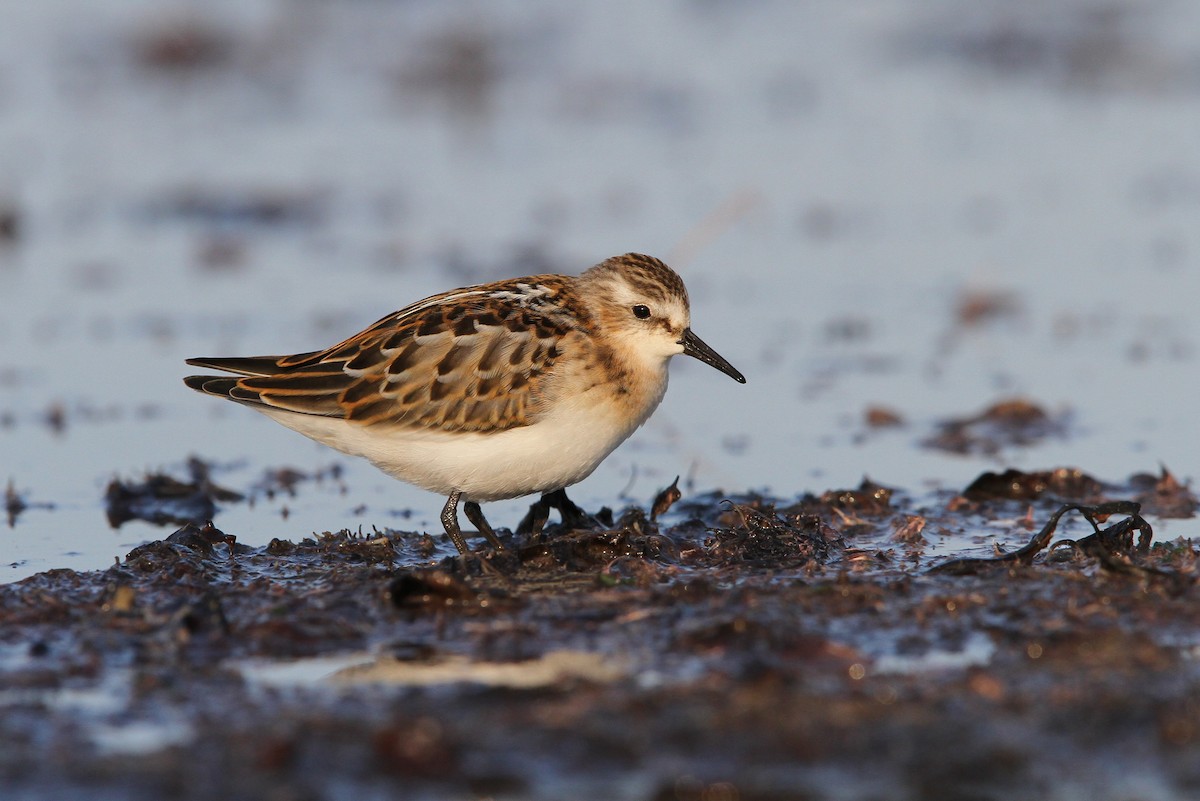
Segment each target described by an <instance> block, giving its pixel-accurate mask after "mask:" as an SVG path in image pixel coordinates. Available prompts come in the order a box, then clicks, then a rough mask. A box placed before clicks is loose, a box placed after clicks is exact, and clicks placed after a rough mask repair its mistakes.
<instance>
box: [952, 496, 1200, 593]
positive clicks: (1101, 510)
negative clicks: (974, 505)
mask: <svg viewBox="0 0 1200 801" xmlns="http://www.w3.org/2000/svg"><path fill="white" fill-rule="evenodd" d="M1068 512H1078V513H1079V514H1080V515H1081V516H1082V517H1083V519H1084V520H1086V521H1087V522H1088V523H1089V524H1090V525H1091V527H1092V533H1091V534H1089V535H1088V536H1086V537H1083V538H1081V539H1078V540H1074V539H1069V538H1063V539H1060V540H1053V537H1054V532H1055V530H1056V529H1057V528H1058V523H1059V520H1060V519H1061V518H1062V517H1063V515H1065V514H1067V513H1068ZM1113 515H1124V517H1123V519H1121V520H1119V521H1117V522H1115V523H1113V524H1112V525H1110V526H1108V527H1107V528H1101V527H1100V524H1101V523H1105V522H1107V521H1108V519H1109V518H1110V517H1112V516H1113ZM1135 535H1136V536H1137V541H1136V544H1135V542H1134V536H1135ZM1153 537H1154V530H1153V528H1152V527H1151V526H1150V523H1149V522H1147V521H1146V519H1145V518H1144V517H1142V515H1141V504H1139V503H1137V502H1136V501H1107V502H1105V503H1099V504H1095V505H1086V504H1077V503H1069V504H1064V505H1063V506H1061V507H1059V509H1058V510H1057V511H1056V512H1054V513H1053V514H1052V515H1051V516H1050V519H1049V520H1048V521H1046V524H1045V525H1044V526H1042V529H1041V530H1040V531H1038V533H1036V534H1034V535H1033V538H1032V539H1030V540H1029V542H1028V543H1027V544H1026V545H1024V546H1023V547H1021V548H1018V549H1017V550H1015V551H1009V552H1006V553H1000V554H998V555H997V556H993V557H961V558H957V559H951V560H949V561H946V562H942V563H940V564H937V565H934V566H933V567H931V568H930V569H929V572H931V573H950V574H954V575H965V574H972V573H978V572H980V571H982V570H986V569H988V568H991V567H995V566H1012V565H1015V564H1020V565H1031V564H1033V560H1034V557H1035V556H1037V555H1038V554H1039V553H1041V552H1042V551H1046V550H1047V549H1049V551H1050V552H1053V551H1054V550H1056V549H1059V548H1069V549H1070V550H1071V551H1072V552H1074V553H1076V554H1079V555H1083V556H1088V557H1092V558H1095V559H1097V560H1098V561H1099V562H1100V564H1101V566H1102V567H1103V568H1104V569H1106V570H1108V571H1110V572H1115V573H1128V574H1134V575H1139V576H1144V577H1153V578H1159V579H1164V580H1166V581H1168V582H1169V583H1171V584H1173V585H1175V588H1176V589H1178V590H1179V591H1182V590H1183V589H1186V588H1187V587H1188V586H1191V585H1192V584H1194V583H1195V582H1196V576H1195V575H1190V574H1184V573H1178V572H1174V571H1169V570H1164V569H1162V568H1158V567H1152V566H1147V565H1142V564H1139V562H1138V559H1139V558H1140V557H1144V556H1145V555H1146V554H1147V553H1148V552H1149V550H1150V543H1151V541H1152V540H1153Z"/></svg>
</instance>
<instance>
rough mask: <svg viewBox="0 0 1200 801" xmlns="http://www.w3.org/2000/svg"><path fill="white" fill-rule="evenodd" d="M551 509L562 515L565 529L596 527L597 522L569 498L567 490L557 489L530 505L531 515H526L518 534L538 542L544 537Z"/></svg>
mask: <svg viewBox="0 0 1200 801" xmlns="http://www.w3.org/2000/svg"><path fill="white" fill-rule="evenodd" d="M551 509H557V510H558V513H559V514H560V515H562V521H563V527H564V528H567V529H576V528H584V527H587V528H591V527H593V526H595V521H594V520H593V519H592V517H591V515H589V514H588V513H587V512H585V511H583V509H581V508H580V507H579V506H577V505H576V504H575V503H574V502H573V501H572V500H571V499H570V498H568V497H567V491H566V490H565V489H556V490H554V491H553V492H547V493H546V494H545V495H543V496H542V497H541V498H539V499H538V500H536V501H534V502H533V503H532V504H530V506H529V513H528V514H526V515H525V519H524V520H522V521H521V525H519V526H518V527H517V531H518V533H528V534H529V535H531V537H532V538H533V539H535V540H536V539H537V538H538V537H540V536H541V535H542V528H543V527H544V526H545V525H546V521H547V520H548V519H549V518H550V510H551Z"/></svg>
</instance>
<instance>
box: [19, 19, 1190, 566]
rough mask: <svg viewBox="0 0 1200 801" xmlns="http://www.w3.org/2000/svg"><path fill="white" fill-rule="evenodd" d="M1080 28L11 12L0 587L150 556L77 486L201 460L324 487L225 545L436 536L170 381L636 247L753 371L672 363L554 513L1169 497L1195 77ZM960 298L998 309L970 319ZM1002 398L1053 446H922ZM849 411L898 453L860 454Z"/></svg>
mask: <svg viewBox="0 0 1200 801" xmlns="http://www.w3.org/2000/svg"><path fill="white" fill-rule="evenodd" d="M1106 8H1107V9H1108V10H1107V11H1098V10H1096V9H1094V8H1093V7H1092V4H1089V3H1083V2H1068V3H1061V4H1056V5H1055V6H1054V8H1053V9H1049V10H1047V9H1046V8H1045V7H1044V5H1043V4H1041V3H1036V2H1019V3H1015V4H1014V3H1010V2H1005V3H1001V2H996V3H983V4H970V5H969V6H963V5H962V4H957V3H950V2H915V3H909V2H873V3H867V4H861V3H860V4H852V5H845V4H833V3H829V4H790V3H782V2H779V3H772V2H768V3H762V4H756V5H754V6H753V8H749V9H747V8H744V7H742V6H739V5H736V4H725V3H719V2H717V3H714V2H691V3H679V4H673V5H670V6H664V5H653V6H648V5H645V4H638V3H622V4H618V5H617V6H613V5H612V4H589V5H586V6H583V7H573V8H572V10H571V12H570V13H567V12H566V11H564V10H563V9H562V8H561V7H560V6H559V5H556V4H553V3H549V2H532V3H530V2H524V3H516V2H509V3H491V4H486V5H485V6H482V7H479V8H473V9H471V11H470V13H467V12H466V11H465V10H464V9H461V8H458V7H450V6H447V5H444V4H438V3H426V2H417V3H403V4H381V3H371V4H359V3H344V4H330V3H279V2H267V0H260V1H259V2H236V3H235V2H218V3H208V4H180V5H177V6H173V7H172V9H170V10H166V9H164V8H163V7H162V6H161V4H159V3H150V2H145V3H122V4H114V5H112V6H103V7H101V6H97V5H96V4H89V3H82V2H77V0H75V1H73V0H59V1H58V2H48V3H38V4H25V5H23V6H21V7H20V8H19V9H16V10H10V13H9V14H8V15H7V17H6V24H5V25H4V26H3V28H2V29H0V219H2V218H3V213H8V214H10V215H12V217H11V219H12V220H13V222H12V223H11V224H12V225H13V226H14V227H15V230H13V232H12V233H11V235H7V238H6V239H4V240H0V342H3V344H4V348H3V352H2V354H0V482H7V481H9V480H11V482H12V487H13V490H14V492H15V493H16V494H17V496H18V497H20V498H21V500H22V501H23V503H24V504H26V505H27V507H28V508H26V509H25V510H24V511H23V512H22V513H21V514H20V515H19V516H18V517H17V519H16V521H15V525H13V526H12V527H10V528H9V529H8V530H6V531H0V563H2V564H3V568H2V571H3V572H0V581H11V580H15V579H19V578H21V577H24V576H27V575H30V574H32V573H35V572H38V571H41V570H45V569H47V568H52V567H73V568H77V569H85V568H95V567H101V566H104V565H107V564H109V563H110V562H111V561H112V559H113V557H115V556H117V555H123V554H124V553H126V552H127V551H128V550H129V549H130V548H131V547H132V546H134V545H136V544H138V543H140V542H143V541H145V540H148V539H155V538H158V537H161V536H162V535H163V534H164V533H165V531H164V530H163V529H161V528H158V527H153V526H150V525H148V524H127V525H125V526H123V527H122V528H120V529H118V530H115V531H113V530H110V529H109V527H108V525H107V523H106V522H105V517H104V507H103V501H102V497H103V492H104V488H105V486H106V485H107V483H108V482H109V480H110V479H112V478H113V477H114V476H120V477H124V478H138V477H140V476H141V475H142V474H144V473H145V472H146V471H148V470H165V471H167V472H169V473H172V474H174V475H178V476H180V477H182V476H183V475H184V463H185V461H186V459H187V458H188V457H189V456H190V455H197V456H199V457H201V458H203V459H205V460H208V461H211V462H213V463H215V464H216V465H218V466H220V467H222V468H223V469H220V470H218V472H217V473H216V474H215V475H214V478H215V479H216V480H217V481H218V482H219V483H221V484H223V485H225V486H229V487H232V488H233V489H236V490H239V491H242V492H249V491H252V489H253V487H254V486H255V484H256V483H257V482H259V481H260V480H261V478H262V476H263V475H264V473H265V472H266V471H268V470H272V469H277V468H281V467H289V468H294V469H297V470H300V471H303V472H306V473H314V472H317V471H319V470H322V469H324V468H327V467H328V466H329V465H331V464H339V465H341V466H342V468H343V474H342V477H341V479H340V480H339V481H325V482H321V483H319V484H318V483H315V482H314V483H310V484H302V485H301V486H300V488H299V490H298V494H297V495H296V496H295V497H278V496H277V497H276V498H275V499H273V500H272V499H267V498H265V497H259V498H258V499H257V500H256V502H255V503H254V505H253V506H250V505H247V504H235V505H229V506H226V507H224V508H222V509H221V511H220V513H219V515H218V518H217V521H216V522H217V524H218V525H219V526H220V527H221V528H223V529H224V530H226V531H229V532H231V533H235V534H236V536H237V537H238V538H239V540H240V541H242V542H248V543H251V544H263V543H265V542H267V541H269V540H270V539H271V538H272V537H276V536H280V537H287V538H292V539H298V538H299V537H301V536H303V535H304V534H305V533H307V532H308V531H323V530H327V529H328V530H337V529H341V528H345V527H350V528H356V527H358V526H359V525H362V526H364V527H366V528H367V529H369V528H370V527H371V526H372V525H375V526H378V527H381V528H382V527H395V528H426V529H435V530H436V529H437V528H438V524H437V522H436V520H437V512H438V511H439V510H440V508H441V504H442V500H441V499H439V498H436V497H434V496H432V495H429V494H427V493H424V492H422V491H420V490H415V489H412V488H409V487H407V486H405V485H402V484H400V483H398V482H395V481H392V480H391V479H388V478H386V477H385V476H383V475H381V474H378V473H377V472H375V471H374V470H373V469H372V468H371V467H370V466H369V465H365V464H361V463H358V462H355V461H352V460H348V459H344V458H342V457H341V456H339V455H337V454H334V453H332V452H329V451H327V450H325V449H322V448H320V447H319V446H316V445H314V444H312V443H309V442H308V441H306V440H304V439H303V438H301V437H298V436H297V435H295V434H293V433H291V432H289V431H286V430H283V429H281V428H279V427H277V426H275V425H274V424H272V423H270V422H269V421H267V420H265V419H263V418H261V417H259V416H257V415H254V414H252V413H250V412H249V411H247V410H245V409H241V408H236V407H234V406H233V405H232V404H222V403H219V402H217V401H215V400H213V399H209V398H203V397H201V396H198V395H196V394H195V393H192V392H190V391H188V390H186V389H185V388H184V387H183V385H182V383H180V380H179V379H180V378H181V377H182V376H183V375H185V374H186V373H187V372H188V368H187V367H186V366H185V365H184V364H183V360H184V359H185V358H187V357H189V356H197V355H211V354H219V355H220V354H243V353H244V354H249V353H265V352H281V351H289V352H290V351H300V350H307V349H312V348H316V347H320V346H322V345H326V344H329V343H331V342H333V341H336V340H337V339H340V338H342V337H343V336H345V335H348V334H350V333H353V332H354V331H356V330H358V329H359V328H361V327H362V326H363V325H365V324H367V323H369V322H370V321H372V320H374V319H376V318H377V317H379V316H381V315H382V314H384V313H386V312H388V311H391V310H392V309H395V308H398V307H400V306H402V305H404V304H405V303H407V302H410V301H412V300H415V299H417V298H419V297H422V296H425V295H427V294H430V293H433V292H436V291H440V290H442V289H445V288H447V287H449V286H455V285H460V284H463V283H470V282H476V281H485V280H492V279H496V278H501V277H507V276H511V275H515V274H521V273H526V272H539V271H543V270H546V269H553V270H561V271H565V272H575V271H578V270H580V269H582V268H584V267H586V266H588V265H589V264H591V263H593V262H595V261H598V260H600V259H601V258H604V257H606V256H608V255H612V254H615V253H620V252H624V251H628V250H639V251H645V252H650V253H654V254H657V255H660V256H663V257H664V258H666V259H668V261H670V262H671V263H672V264H673V265H674V266H675V267H676V268H677V269H678V270H679V271H680V273H681V274H682V275H683V276H684V278H685V280H686V281H687V282H688V286H689V290H690V292H691V294H692V301H693V323H694V327H695V329H696V330H697V332H698V333H700V334H701V336H703V337H704V338H705V340H706V341H708V342H709V344H711V345H713V346H714V347H715V348H716V349H717V350H718V351H720V352H721V353H722V354H723V355H724V356H725V357H727V358H728V359H729V360H730V361H731V362H732V363H733V364H734V365H736V366H737V367H738V368H739V369H741V370H742V372H744V373H745V374H746V376H747V378H748V380H749V383H748V384H747V385H746V386H744V387H743V386H739V385H737V384H735V383H733V382H732V381H729V380H728V379H727V378H725V377H724V376H721V375H720V374H718V373H716V372H714V371H712V370H710V369H709V368H706V367H704V366H702V365H699V364H696V363H691V364H688V363H679V362H678V361H677V363H676V364H675V365H674V366H673V368H672V369H673V374H674V375H673V381H672V387H671V390H670V391H669V392H668V395H667V398H666V400H665V401H664V403H663V406H662V407H661V409H660V410H659V411H658V413H657V414H656V415H655V416H654V417H653V418H652V420H651V422H650V423H649V424H648V425H647V426H646V428H645V429H643V430H642V431H640V432H639V433H638V434H637V435H635V437H634V438H633V439H632V440H631V441H630V442H628V443H627V444H626V445H624V446H623V447H622V448H621V449H620V450H619V451H618V452H617V453H615V454H614V455H613V456H612V457H610V459H609V460H608V461H607V462H606V463H605V464H604V465H603V466H602V467H601V468H600V469H599V470H598V471H597V472H596V474H595V475H594V476H593V477H591V478H589V479H588V480H587V481H585V482H584V483H583V484H582V485H580V486H579V487H578V488H577V489H576V490H575V492H574V493H573V494H574V495H575V497H576V499H577V500H578V501H580V502H581V503H584V504H585V505H587V506H589V507H592V508H594V507H598V506H601V505H608V506H620V505H622V504H624V503H626V502H636V503H640V504H643V505H644V504H646V503H648V502H649V501H650V499H652V498H653V497H654V494H655V493H656V492H657V491H658V490H659V489H661V488H662V487H663V486H665V485H666V484H667V483H669V482H670V480H671V479H672V478H673V477H674V476H675V475H676V474H683V475H684V476H685V477H686V482H685V484H686V486H687V487H689V488H690V489H692V490H695V491H703V490H709V489H714V488H721V489H725V490H727V491H730V492H741V491H745V490H750V489H766V490H770V491H771V492H773V493H774V494H776V495H780V496H783V497H790V496H793V495H799V494H801V493H803V492H805V491H814V492H820V491H823V490H824V489H827V488H830V487H839V486H849V485H856V484H857V483H858V481H859V480H860V478H861V477H862V476H863V475H864V474H866V475H869V476H870V477H871V478H872V479H874V480H876V481H880V482H883V483H886V484H892V485H895V486H899V487H903V488H906V489H908V490H910V491H912V492H920V491H923V490H925V489H929V488H934V487H947V488H961V487H962V486H965V484H966V483H967V482H968V481H969V480H970V479H971V478H973V477H974V476H975V475H977V474H978V473H979V472H981V471H982V470H985V469H993V468H995V467H997V466H999V465H1009V464H1011V465H1016V466H1019V467H1025V468H1048V467H1053V466H1057V465H1077V466H1080V467H1082V468H1084V469H1085V470H1087V471H1088V472H1090V473H1092V474H1093V475H1096V476H1097V477H1099V478H1102V479H1108V480H1114V481H1116V480H1122V479H1124V478H1126V477H1128V475H1129V474H1131V473H1133V472H1135V471H1154V470H1156V469H1157V468H1158V465H1159V464H1160V463H1163V464H1166V465H1167V466H1169V467H1170V468H1171V469H1172V470H1173V471H1174V472H1175V473H1176V474H1177V475H1179V476H1181V477H1183V478H1187V477H1190V476H1194V475H1197V472H1198V465H1197V455H1196V449H1195V447H1194V443H1195V442H1197V441H1200V437H1198V435H1200V430H1198V428H1197V423H1196V418H1195V415H1194V414H1193V413H1192V407H1193V404H1192V403H1191V399H1192V397H1193V396H1194V395H1195V393H1196V390H1197V375H1196V373H1197V370H1196V342H1197V323H1196V318H1195V315H1194V313H1193V306H1194V303H1195V300H1196V298H1197V297H1200V277H1198V276H1200V272H1198V271H1197V270H1195V269H1194V265H1193V262H1194V261H1195V260H1196V254H1197V253H1200V226H1198V225H1196V220H1197V212H1198V211H1200V148H1197V144H1198V142H1197V134H1196V132H1197V131H1198V130H1200V104H1197V102H1196V100H1197V95H1198V93H1200V72H1198V71H1197V68H1196V66H1195V65H1196V64H1197V63H1200V58H1198V55H1200V53H1198V52H1197V47H1198V45H1197V44H1196V43H1195V42H1194V41H1191V38H1192V37H1189V36H1186V35H1184V33H1183V32H1185V31H1194V30H1196V29H1197V26H1198V25H1200V9H1198V8H1197V7H1196V6H1195V5H1194V4H1189V3H1185V2H1181V1H1180V0H1177V1H1176V2H1162V3H1158V4H1155V5H1154V6H1153V7H1152V8H1143V7H1141V6H1139V7H1137V9H1136V10H1135V9H1134V8H1133V7H1132V6H1131V7H1129V8H1126V7H1124V6H1121V5H1115V6H1108V7H1106ZM0 230H5V229H4V228H3V226H0ZM968 297H971V298H976V299H983V300H984V301H990V304H989V303H983V304H982V306H980V305H977V306H976V308H977V309H982V310H983V311H981V312H980V313H979V316H977V317H971V316H970V315H969V314H966V313H965V312H963V311H962V309H963V304H964V298H968ZM989 309H990V310H991V314H988V310H989ZM964 317H967V318H968V319H969V322H964V321H963V320H964ZM680 361H681V360H680ZM1014 395H1020V396H1027V397H1030V398H1032V399H1034V400H1035V401H1037V402H1039V403H1040V404H1042V405H1043V406H1044V407H1046V408H1047V409H1049V410H1052V411H1056V412H1062V413H1064V414H1065V415H1066V416H1067V421H1068V424H1067V429H1066V432H1065V434H1064V435H1063V436H1055V437H1049V438H1047V439H1045V440H1042V441H1040V442H1039V443H1037V444H1034V445H1032V446H1027V447H1022V448H1005V449H1003V450H1001V452H1000V453H998V454H993V455H973V456H966V457H962V456H950V455H946V454H942V453H940V452H937V451H933V450H930V449H928V448H924V447H921V445H920V442H921V441H922V440H923V439H925V438H926V437H928V436H930V435H931V434H932V433H934V431H935V424H936V422H937V421H939V420H941V419H944V418H946V417H951V416H962V415H969V414H973V413H975V412H977V411H980V410H982V409H983V408H984V407H986V406H988V405H989V404H991V403H993V402H994V401H996V400H998V399H1001V398H1005V397H1010V396H1014ZM872 405H882V406H886V407H888V408H891V409H893V410H895V411H897V412H898V413H899V414H900V415H901V416H902V417H903V418H904V419H905V420H906V425H904V426H903V427H900V428H897V429H883V430H872V429H869V428H868V427H867V426H866V425H865V424H864V422H863V414H864V412H865V410H866V409H867V408H868V407H869V406H872ZM285 508H286V512H287V514H286V516H285V514H284V510H285ZM522 511H523V509H522V504H521V502H519V501H516V502H509V503H505V504H497V505H495V506H494V507H492V508H491V509H489V510H488V512H489V516H490V517H491V518H492V519H493V521H494V522H496V524H497V525H504V526H512V525H514V524H515V523H516V521H517V520H518V519H519V517H520V515H521V514H522ZM1159 530H1160V536H1163V537H1167V538H1170V537H1174V536H1179V535H1185V536H1186V535H1189V534H1190V533H1191V531H1192V528H1191V523H1190V521H1172V522H1170V523H1168V524H1166V525H1162V524H1161V523H1160V524H1159ZM977 545H978V544H977V543H973V542H963V543H956V542H953V541H951V542H943V543H941V545H940V546H939V547H944V548H945V550H946V551H947V552H951V553H952V552H955V550H956V549H957V548H962V549H968V548H973V547H977Z"/></svg>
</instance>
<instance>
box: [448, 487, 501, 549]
mask: <svg viewBox="0 0 1200 801" xmlns="http://www.w3.org/2000/svg"><path fill="white" fill-rule="evenodd" d="M461 497H462V492H461V491H460V490H455V491H454V492H452V493H450V497H449V498H447V499H446V505H445V506H443V507H442V526H443V527H444V528H445V529H446V536H447V537H449V538H450V541H451V542H453V543H454V547H455V548H457V549H458V552H459V553H460V554H462V555H463V556H467V555H468V554H470V553H471V550H470V549H469V548H468V547H467V539H466V537H464V536H463V533H462V529H460V528H459V527H458V499H459V498H461ZM467 505H468V506H469V505H470V502H469V501H468V503H467ZM476 508H477V509H478V508H479V507H476ZM470 516H471V513H470V512H467V517H468V518H469V517H470ZM492 536H495V535H494V534H493V535H492Z"/></svg>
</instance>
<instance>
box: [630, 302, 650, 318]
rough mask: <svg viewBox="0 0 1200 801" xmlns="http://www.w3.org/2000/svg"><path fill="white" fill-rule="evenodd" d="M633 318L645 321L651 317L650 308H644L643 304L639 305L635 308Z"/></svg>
mask: <svg viewBox="0 0 1200 801" xmlns="http://www.w3.org/2000/svg"><path fill="white" fill-rule="evenodd" d="M633 316H634V317H636V318H638V319H639V320H645V319H646V318H648V317H649V316H650V307H649V306H643V305H642V304H640V303H639V304H638V305H636V306H634V307H633Z"/></svg>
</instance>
